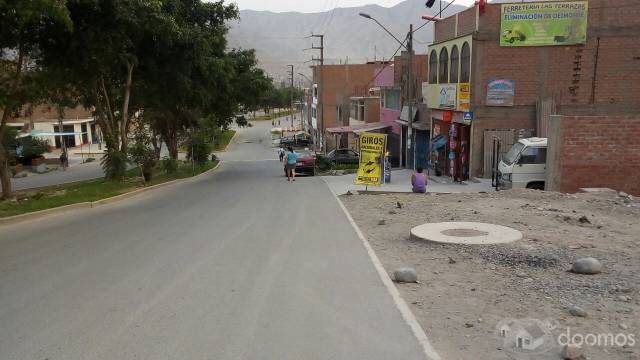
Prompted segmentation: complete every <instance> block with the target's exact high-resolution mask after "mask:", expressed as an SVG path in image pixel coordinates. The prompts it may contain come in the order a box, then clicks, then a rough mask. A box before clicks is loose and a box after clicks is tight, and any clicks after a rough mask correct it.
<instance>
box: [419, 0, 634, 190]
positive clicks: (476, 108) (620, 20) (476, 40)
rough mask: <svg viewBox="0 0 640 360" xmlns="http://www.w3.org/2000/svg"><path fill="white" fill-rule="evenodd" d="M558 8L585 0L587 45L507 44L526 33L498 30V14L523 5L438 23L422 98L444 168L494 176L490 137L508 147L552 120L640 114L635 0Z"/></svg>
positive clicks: (474, 11)
mask: <svg viewBox="0 0 640 360" xmlns="http://www.w3.org/2000/svg"><path fill="white" fill-rule="evenodd" d="M564 3H565V5H562V6H568V7H571V6H576V7H578V6H583V5H582V4H586V10H585V11H586V19H587V22H586V24H587V25H586V40H584V41H580V42H578V43H576V44H574V45H559V44H561V43H562V42H563V41H565V40H566V39H565V37H564V36H556V37H555V38H554V42H555V43H554V44H547V45H546V46H511V45H518V43H519V42H520V41H523V40H524V39H523V37H524V35H522V34H521V33H518V32H517V31H515V30H514V31H511V30H509V31H506V32H505V31H502V30H503V29H501V19H506V18H507V17H506V16H505V17H504V18H503V15H504V14H502V11H503V7H508V6H513V7H514V8H518V7H519V6H522V5H523V4H521V3H517V4H516V3H514V4H487V5H486V7H485V8H484V9H480V8H479V6H478V5H476V6H474V7H471V8H469V9H467V10H465V11H462V12H460V13H458V14H456V15H454V16H451V17H448V18H445V19H442V20H441V21H439V22H437V23H436V24H435V41H434V44H432V45H431V46H430V47H429V49H428V53H429V56H430V58H429V83H428V85H426V88H427V89H428V90H427V93H428V94H427V96H426V97H425V101H426V103H427V106H428V107H429V108H431V109H432V112H431V117H432V137H438V136H440V139H439V140H443V141H437V143H438V144H442V145H440V146H439V147H438V148H437V149H433V150H435V151H432V153H431V154H430V155H432V156H433V158H434V159H437V160H439V161H438V162H437V163H438V164H439V165H440V167H441V168H440V171H442V172H444V173H446V174H448V175H455V177H456V178H458V179H465V178H467V177H468V176H480V177H482V176H484V177H490V176H491V171H492V169H491V165H490V164H491V161H490V158H491V155H492V154H491V146H490V143H491V142H492V141H493V138H499V139H501V141H502V142H503V143H504V144H503V146H502V149H505V150H506V149H508V147H509V146H510V145H511V144H512V143H513V142H514V141H515V140H516V139H517V137H519V136H521V137H526V136H533V135H536V136H540V137H546V136H547V135H548V132H547V130H548V126H549V125H548V124H549V118H550V116H551V115H552V114H559V115H567V116H612V119H616V117H615V116H619V115H627V114H637V113H639V112H640V72H639V71H638V70H637V69H638V66H640V37H639V35H638V34H640V4H639V3H638V1H637V0H589V1H582V2H580V1H573V2H564ZM525 4H531V3H525ZM534 4H535V3H534ZM544 4H545V5H541V6H554V5H553V4H560V3H554V2H551V3H549V2H547V3H544ZM507 9H508V8H507ZM507 11H508V10H507ZM505 41H507V42H509V41H510V42H511V44H505V43H504V42H505ZM523 44H524V42H523ZM465 115H466V116H465ZM596 119H597V118H596ZM612 126H613V125H612ZM432 143H434V142H433V141H432ZM443 165H444V166H443Z"/></svg>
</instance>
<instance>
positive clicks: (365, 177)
mask: <svg viewBox="0 0 640 360" xmlns="http://www.w3.org/2000/svg"><path fill="white" fill-rule="evenodd" d="M386 147H387V135H385V134H372V133H362V134H361V135H360V166H359V167H358V175H357V176H356V179H355V181H354V183H355V184H356V185H373V186H380V185H382V176H383V169H384V165H383V163H384V152H385V150H386Z"/></svg>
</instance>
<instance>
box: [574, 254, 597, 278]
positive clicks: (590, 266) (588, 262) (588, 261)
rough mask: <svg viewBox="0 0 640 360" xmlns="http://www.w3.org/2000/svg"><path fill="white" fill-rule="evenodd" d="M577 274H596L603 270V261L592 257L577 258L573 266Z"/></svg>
mask: <svg viewBox="0 0 640 360" xmlns="http://www.w3.org/2000/svg"><path fill="white" fill-rule="evenodd" d="M571 271H573V272H574V273H576V274H586V275H595V274H599V273H601V272H602V263H601V262H600V261H598V260H597V259H594V258H592V257H588V258H582V259H578V260H576V262H574V263H573V267H572V268H571Z"/></svg>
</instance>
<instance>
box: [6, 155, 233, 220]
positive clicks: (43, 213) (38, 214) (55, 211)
mask: <svg viewBox="0 0 640 360" xmlns="http://www.w3.org/2000/svg"><path fill="white" fill-rule="evenodd" d="M221 164H222V161H218V164H216V166H214V167H213V168H212V169H210V170H207V171H205V172H203V173H202V174H198V175H196V176H192V177H188V178H184V179H177V180H172V181H167V182H164V183H161V184H157V185H153V186H149V187H144V188H141V189H137V190H133V191H129V192H126V193H124V194H120V195H116V196H112V197H109V198H106V199H101V200H96V201H93V202H81V203H77V204H71V205H64V206H59V207H55V208H51V209H45V210H40V211H35V212H30V213H26V214H20V215H14V216H9V217H6V218H0V227H1V226H5V225H14V224H18V223H22V222H26V221H31V220H37V219H41V218H43V217H47V216H52V215H59V214H63V213H66V212H70V211H74V210H80V209H93V208H97V207H100V206H104V205H109V204H113V203H116V202H118V201H122V200H124V199H128V198H130V197H131V196H136V195H139V194H142V193H146V192H148V191H152V190H157V189H160V188H163V187H167V186H171V185H176V184H179V183H183V182H188V181H193V180H196V179H198V178H199V177H201V176H203V175H207V174H209V173H211V172H213V171H214V170H216V169H217V168H219V167H220V165H221Z"/></svg>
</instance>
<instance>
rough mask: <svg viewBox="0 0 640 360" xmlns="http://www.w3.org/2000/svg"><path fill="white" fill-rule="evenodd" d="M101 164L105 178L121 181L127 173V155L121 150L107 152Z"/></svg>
mask: <svg viewBox="0 0 640 360" xmlns="http://www.w3.org/2000/svg"><path fill="white" fill-rule="evenodd" d="M101 164H102V169H103V170H104V176H105V178H107V179H109V180H121V179H122V178H124V175H125V173H126V171H127V154H126V153H124V152H122V151H119V150H107V152H106V153H105V154H104V157H103V158H102V161H101Z"/></svg>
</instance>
